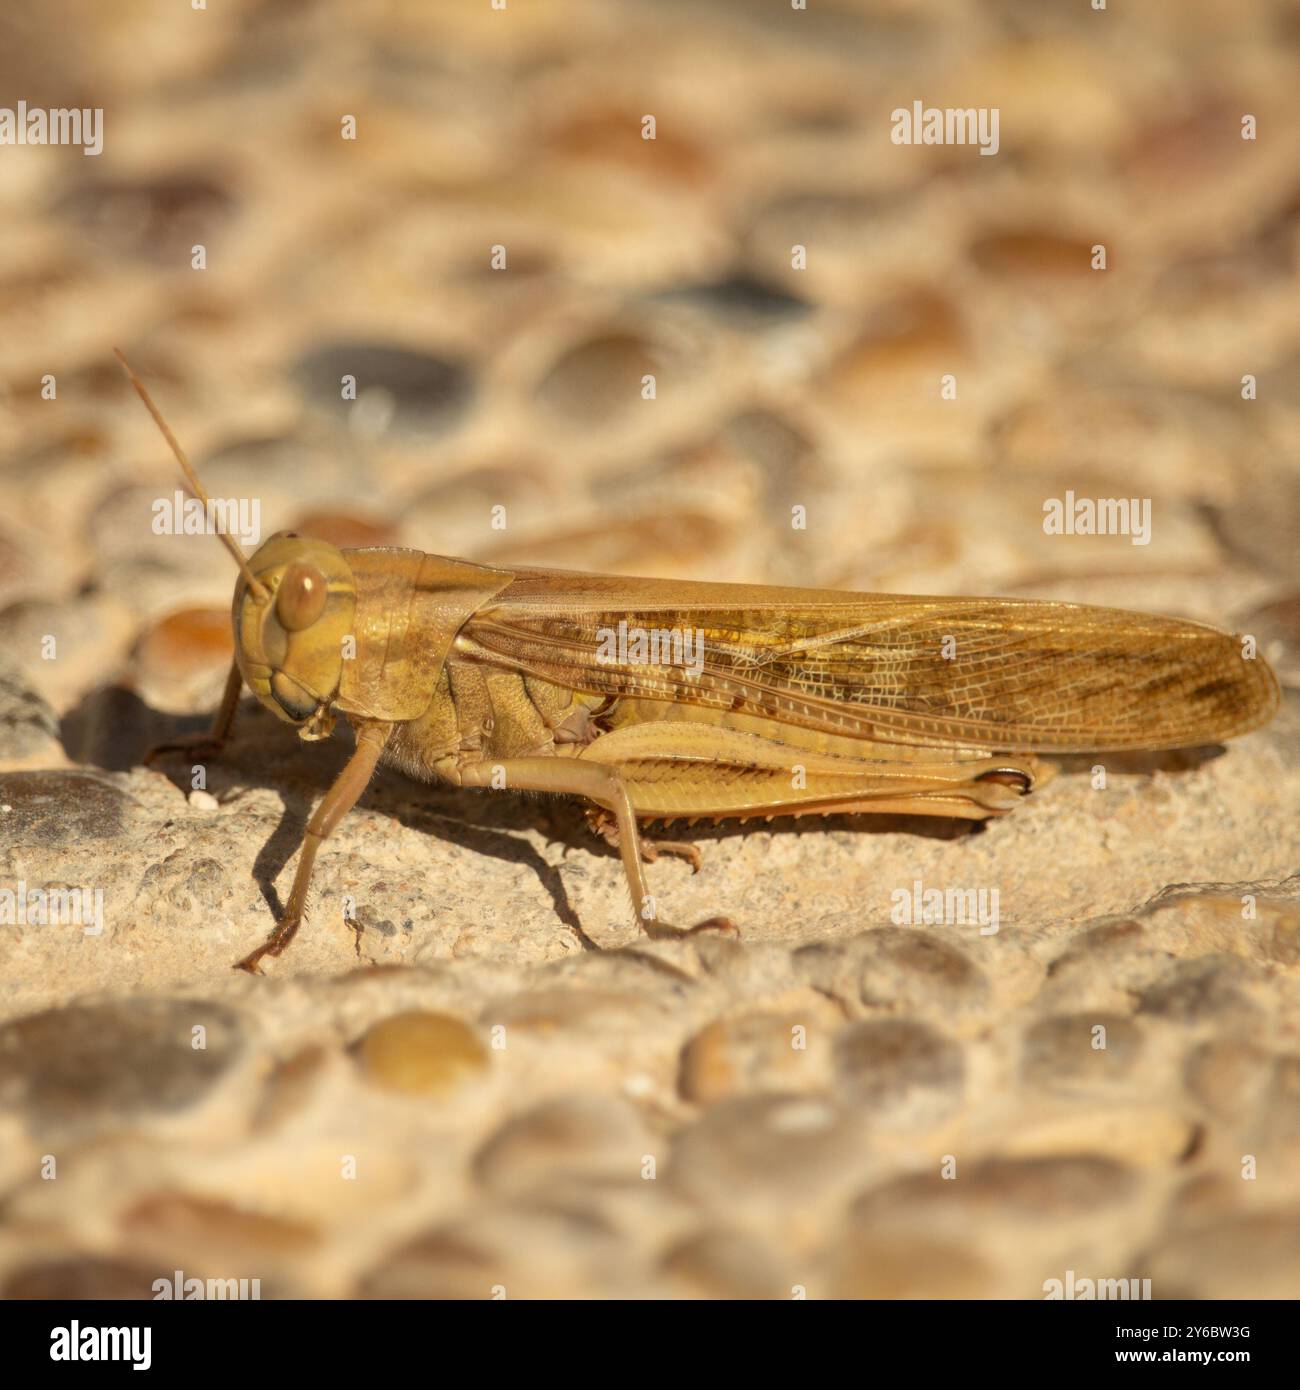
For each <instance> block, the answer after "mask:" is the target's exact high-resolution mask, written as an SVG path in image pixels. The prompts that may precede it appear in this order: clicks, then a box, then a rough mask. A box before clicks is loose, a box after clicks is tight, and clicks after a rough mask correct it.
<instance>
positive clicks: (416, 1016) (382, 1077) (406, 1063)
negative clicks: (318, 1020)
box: [357, 1010, 488, 1096]
mask: <svg viewBox="0 0 1300 1390" xmlns="http://www.w3.org/2000/svg"><path fill="white" fill-rule="evenodd" d="M357 1058H358V1061H359V1062H360V1064H361V1070H362V1073H363V1074H364V1075H365V1076H366V1078H367V1079H368V1080H370V1081H371V1082H372V1083H373V1084H374V1085H376V1086H379V1087H381V1088H382V1089H383V1090H386V1091H396V1092H399V1093H401V1094H403V1095H408V1096H446V1095H449V1094H451V1093H452V1092H453V1091H455V1090H457V1089H458V1088H459V1087H461V1086H463V1085H465V1084H467V1083H468V1082H471V1081H473V1080H474V1079H475V1078H477V1077H478V1076H480V1075H482V1073H483V1072H485V1071H486V1070H487V1066H488V1054H487V1049H486V1048H485V1047H484V1046H483V1044H482V1043H481V1042H480V1041H479V1038H478V1034H477V1033H475V1032H474V1030H473V1029H472V1028H471V1027H470V1026H469V1025H468V1024H466V1023H462V1022H461V1020H460V1019H458V1018H452V1017H450V1016H449V1015H447V1014H434V1013H425V1012H422V1011H419V1010H416V1011H412V1012H411V1013H404V1014H396V1015H394V1016H393V1017H392V1018H386V1019H384V1020H383V1021H382V1022H380V1023H376V1024H375V1025H374V1027H372V1028H371V1029H370V1031H369V1032H368V1033H367V1034H366V1035H365V1037H363V1038H362V1039H361V1041H360V1043H359V1044H358V1045H357Z"/></svg>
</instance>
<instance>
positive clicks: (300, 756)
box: [59, 685, 603, 950]
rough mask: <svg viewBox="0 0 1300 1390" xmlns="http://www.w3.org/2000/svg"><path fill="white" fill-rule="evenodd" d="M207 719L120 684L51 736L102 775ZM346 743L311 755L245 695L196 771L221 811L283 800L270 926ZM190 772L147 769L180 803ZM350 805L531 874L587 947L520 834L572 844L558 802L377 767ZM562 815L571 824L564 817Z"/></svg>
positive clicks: (341, 731)
mask: <svg viewBox="0 0 1300 1390" xmlns="http://www.w3.org/2000/svg"><path fill="white" fill-rule="evenodd" d="M211 722H212V721H211V716H210V715H172V714H167V713H165V712H164V711H161V710H156V709H153V708H152V707H150V706H149V705H147V704H146V703H145V702H144V701H143V700H141V699H140V697H139V695H138V694H137V693H136V692H135V691H133V690H131V689H129V688H127V687H125V686H122V685H107V686H101V687H99V688H97V689H95V690H92V691H90V692H89V693H88V694H87V695H85V696H84V697H83V698H82V700H81V701H80V702H79V703H78V704H77V705H76V706H75V707H74V708H73V709H71V710H69V711H68V713H67V714H66V715H65V716H64V718H63V719H62V721H61V724H60V731H59V732H60V741H61V742H62V744H63V750H64V752H65V754H66V755H67V757H68V758H69V759H70V760H71V761H72V762H74V763H76V764H79V765H84V766H90V767H96V768H99V769H101V770H103V771H105V772H116V773H128V772H130V771H132V770H133V769H136V768H140V767H143V766H144V758H145V754H146V753H147V752H148V750H149V749H150V748H151V747H153V746H154V745H156V744H159V743H164V742H167V741H169V740H172V739H175V738H176V737H178V736H179V735H184V734H193V733H202V732H204V731H205V730H207V729H208V728H209V727H210V726H211ZM353 745H354V740H353V736H352V730H351V728H350V727H349V726H348V724H347V722H346V720H340V721H339V727H338V730H337V732H336V734H335V736H334V737H333V738H331V739H326V740H323V741H322V742H320V743H318V744H315V745H313V746H311V747H308V746H306V745H304V744H303V743H302V742H301V741H300V740H299V739H297V738H296V737H295V736H294V734H293V732H292V731H291V730H290V729H289V728H288V727H287V726H286V725H284V724H282V723H280V722H279V721H278V720H277V719H276V718H275V716H274V715H272V714H271V713H270V712H269V711H268V710H265V709H263V708H262V707H261V706H260V705H258V704H257V703H256V702H254V701H252V700H249V699H247V698H245V699H244V701H243V702H242V703H241V704H240V707H239V716H238V718H237V720H236V723H235V730H234V734H233V736H232V738H231V739H230V742H229V743H228V744H227V745H226V747H225V748H224V749H223V750H222V751H221V753H220V755H219V756H217V757H215V758H212V759H211V760H210V761H209V762H208V763H207V764H206V765H205V767H204V773H205V786H204V789H205V790H206V791H208V792H210V793H211V794H212V795H213V796H215V797H216V798H217V799H218V801H221V802H223V803H225V804H229V803H231V802H233V801H237V800H238V799H239V797H240V796H241V795H243V794H245V793H247V792H249V791H252V790H259V789H265V790H269V791H273V792H274V793H275V794H276V795H277V796H278V797H279V798H280V801H281V805H282V810H281V813H280V819H279V822H278V824H277V825H276V827H275V829H274V830H273V831H272V832H271V834H270V836H269V837H268V838H267V840H266V841H265V843H264V844H263V845H262V847H261V849H260V850H259V851H258V853H257V855H256V858H255V859H254V862H253V865H252V868H251V872H252V876H253V879H254V881H255V882H256V883H257V885H258V887H259V889H260V890H261V892H262V895H263V897H264V898H265V899H266V902H267V904H268V905H269V907H270V908H271V910H272V912H273V913H275V915H276V916H277V917H278V916H279V915H280V913H281V912H282V910H283V902H282V900H281V897H280V894H279V892H278V890H277V888H276V886H275V885H276V880H277V879H278V878H280V876H281V875H282V873H283V872H284V870H285V868H286V867H287V865H288V864H289V861H290V860H292V859H293V857H294V855H295V854H297V852H298V849H299V847H300V846H301V844H302V841H303V837H304V835H305V834H306V830H307V824H308V822H309V821H310V819H311V816H312V812H313V811H314V809H315V807H316V805H317V803H318V802H319V801H320V799H321V797H322V796H324V794H325V792H326V790H327V789H328V788H329V786H330V783H331V782H333V780H334V779H335V778H336V777H337V776H338V775H339V773H340V772H341V771H342V769H343V766H344V764H345V763H346V762H347V760H348V758H349V756H350V755H351V753H352V749H353ZM192 766H193V765H192V764H191V763H189V762H187V761H186V759H185V757H184V755H182V754H166V755H164V756H163V757H161V758H159V759H158V760H157V761H156V762H155V763H153V764H152V768H153V771H155V772H157V773H158V774H160V775H161V776H164V777H166V779H167V780H168V781H169V782H171V784H172V785H173V786H174V787H175V788H176V789H177V790H178V791H179V792H180V793H181V794H182V795H184V796H188V795H189V793H190V791H191V790H192V775H193V773H192ZM358 804H359V806H361V807H363V808H367V809H370V810H373V811H380V812H382V813H383V814H385V815H390V816H392V817H393V818H394V819H396V820H397V821H398V822H399V823H400V824H402V825H403V826H405V827H407V828H408V829H411V830H418V831H422V832H425V833H428V834H432V835H435V836H437V837H438V838H439V839H443V840H446V841H448V842H449V843H452V844H456V845H459V846H460V847H461V848H463V849H466V850H470V851H472V852H473V853H475V854H482V855H485V856H487V857H489V858H492V859H497V860H500V861H502V862H507V863H514V864H522V865H524V866H526V867H528V868H530V869H532V870H533V871H534V872H535V873H536V874H537V876H538V878H539V880H540V881H541V883H542V885H543V887H544V888H545V889H546V891H547V893H548V894H549V896H550V898H551V901H552V903H553V904H554V907H555V911H556V914H557V916H558V917H559V918H560V920H561V921H562V922H563V923H564V924H565V926H566V927H568V928H569V929H570V930H571V931H573V933H574V934H575V935H576V936H577V938H578V940H579V942H580V944H581V945H582V946H583V948H584V949H591V950H594V949H596V948H595V946H594V943H592V942H591V940H590V939H589V938H588V937H587V935H586V934H585V933H584V932H583V930H582V927H581V925H580V924H579V921H578V917H577V914H576V913H575V912H574V910H573V908H572V907H571V905H570V904H569V901H568V898H567V896H566V894H565V892H564V887H563V884H562V882H561V879H560V874H559V871H558V870H557V869H556V868H554V867H553V866H552V865H550V864H549V863H547V861H546V860H545V859H544V858H543V857H542V855H541V854H539V853H538V852H537V850H536V849H535V848H534V847H533V846H532V845H531V844H530V843H529V842H528V841H527V840H525V839H523V838H522V837H521V836H520V834H519V833H518V832H520V831H524V830H528V829H540V830H541V831H542V832H543V833H544V834H547V835H549V836H551V838H558V839H563V840H565V841H566V843H576V842H577V840H578V839H579V838H580V837H579V833H578V832H579V831H580V830H582V829H583V827H582V813H581V811H580V810H579V809H577V808H576V807H570V806H567V805H561V804H560V800H559V799H557V798H545V799H537V800H533V799H526V798H524V797H522V796H509V797H501V796H491V795H488V794H485V793H482V792H477V791H467V790H463V789H461V788H457V787H450V786H445V785H442V784H439V783H425V782H417V781H415V780H414V779H412V778H410V777H407V776H406V775H405V774H403V773H401V772H399V771H398V770H397V769H396V768H391V767H382V768H380V770H379V772H378V773H377V774H376V775H375V777H374V779H373V780H372V781H371V784H370V786H369V787H368V788H367V789H366V791H365V792H364V794H363V795H362V797H361V800H360V802H359V803H358ZM570 811H571V812H572V815H571V816H570V815H567V814H564V813H568V812H570ZM584 833H585V832H584ZM585 839H586V842H587V844H588V845H589V846H590V847H591V848H601V847H603V846H602V842H601V841H599V840H597V839H596V837H595V836H592V835H585Z"/></svg>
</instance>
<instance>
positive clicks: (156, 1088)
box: [0, 999, 246, 1126]
mask: <svg viewBox="0 0 1300 1390" xmlns="http://www.w3.org/2000/svg"><path fill="white" fill-rule="evenodd" d="M198 1027H202V1028H203V1029H204V1030H205V1036H203V1041H204V1043H205V1045H204V1046H203V1047H195V1046H194V1045H193V1044H194V1041H195V1037H196V1035H195V1033H194V1029H195V1028H198ZM245 1052H246V1044H245V1041H244V1036H243V1027H242V1023H241V1021H240V1018H239V1016H238V1015H237V1014H236V1013H235V1012H234V1011H233V1010H231V1009H228V1008H226V1007H225V1006H224V1005H222V1004H214V1003H212V1002H211V1001H208V1000H188V999H122V1000H119V1001H117V1002H115V1003H111V1004H75V1005H71V1006H69V1007H68V1008H65V1009H50V1010H48V1011H47V1012H44V1013H39V1014H32V1015H30V1016H29V1017H27V1018H20V1019H16V1020H15V1021H14V1022H12V1023H7V1024H5V1025H4V1026H3V1027H0V1097H3V1098H4V1100H5V1101H6V1102H9V1103H13V1102H14V1101H18V1100H22V1101H25V1104H26V1107H27V1110H28V1113H29V1115H30V1116H31V1122H32V1123H33V1125H34V1126H40V1125H44V1124H63V1125H69V1126H80V1125H94V1126H104V1125H111V1124H113V1123H115V1122H116V1123H120V1124H122V1125H126V1124H129V1123H131V1122H132V1121H136V1120H141V1119H145V1118H152V1117H164V1116H172V1115H177V1114H180V1113H183V1112H185V1111H187V1110H189V1109H192V1108H193V1107H195V1106H197V1105H199V1104H200V1103H201V1102H202V1101H204V1100H205V1099H206V1098H207V1097H208V1096H209V1094H210V1093H211V1092H212V1090H213V1088H214V1087H215V1086H216V1085H217V1083H218V1082H220V1081H221V1080H222V1079H223V1078H224V1077H225V1076H226V1075H228V1074H229V1073H230V1072H231V1070H232V1069H233V1068H234V1067H235V1066H236V1065H237V1064H238V1063H239V1062H241V1061H242V1060H243V1058H244V1056H245Z"/></svg>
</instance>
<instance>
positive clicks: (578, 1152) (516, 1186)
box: [474, 1096, 649, 1196]
mask: <svg viewBox="0 0 1300 1390" xmlns="http://www.w3.org/2000/svg"><path fill="white" fill-rule="evenodd" d="M648 1145H649V1136H648V1135H647V1133H646V1130H645V1127H644V1125H642V1123H641V1120H640V1117H639V1116H638V1115H637V1113H636V1111H635V1110H633V1109H632V1107H631V1106H629V1105H626V1104H625V1103H624V1102H622V1101H620V1100H616V1099H611V1098H609V1097H606V1096H590V1097H588V1096H568V1097H564V1098H562V1099H560V1100H553V1101H547V1102H546V1103H545V1104H543V1105H539V1106H537V1107H536V1108H535V1109H533V1110H529V1111H527V1112H526V1113H525V1114H523V1115H519V1116H516V1117H515V1118H514V1119H511V1120H509V1121H507V1123H506V1124H505V1125H503V1126H502V1127H501V1128H500V1129H499V1130H498V1131H497V1132H496V1133H495V1134H494V1135H493V1136H492V1137H491V1138H490V1139H489V1140H488V1141H487V1143H486V1144H485V1145H484V1146H483V1147H482V1149H480V1150H479V1153H478V1155H477V1157H476V1158H475V1160H474V1173H475V1176H476V1177H477V1178H478V1180H479V1181H480V1182H482V1183H483V1184H484V1185H485V1186H486V1187H489V1188H491V1189H492V1190H493V1191H494V1192H498V1193H502V1194H505V1195H512V1196H513V1195H518V1194H522V1193H525V1192H527V1191H529V1190H531V1189H535V1188H538V1187H542V1186H545V1185H547V1184H549V1183H551V1182H553V1181H555V1180H557V1179H577V1180H580V1181H581V1182H583V1183H623V1182H633V1181H640V1178H641V1165H642V1160H643V1158H644V1156H645V1154H646V1153H647V1151H648Z"/></svg>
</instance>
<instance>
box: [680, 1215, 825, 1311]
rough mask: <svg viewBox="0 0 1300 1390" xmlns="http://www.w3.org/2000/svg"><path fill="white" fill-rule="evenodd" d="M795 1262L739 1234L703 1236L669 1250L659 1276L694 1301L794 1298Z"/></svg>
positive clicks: (706, 1232)
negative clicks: (694, 1299) (703, 1299)
mask: <svg viewBox="0 0 1300 1390" xmlns="http://www.w3.org/2000/svg"><path fill="white" fill-rule="evenodd" d="M794 1264H795V1262H794V1261H787V1260H784V1259H782V1258H780V1257H779V1256H778V1255H777V1253H776V1252H775V1251H774V1250H772V1249H770V1248H769V1247H768V1246H767V1245H765V1244H764V1243H763V1242H762V1241H760V1240H756V1239H755V1238H754V1237H753V1236H751V1235H748V1234H746V1233H744V1232H740V1231H723V1230H715V1231H704V1232H702V1233H701V1234H699V1235H694V1236H690V1237H689V1238H688V1239H686V1240H684V1241H681V1242H680V1243H678V1244H677V1245H674V1246H673V1247H672V1248H671V1249H670V1250H668V1251H667V1252H666V1253H665V1254H664V1257H663V1259H662V1260H661V1261H660V1264H659V1272H660V1274H661V1275H662V1276H663V1277H664V1278H666V1279H668V1280H670V1281H671V1282H672V1283H674V1284H677V1285H680V1286H682V1287H683V1289H684V1291H685V1292H688V1293H689V1294H690V1295H691V1296H693V1297H695V1298H743V1299H774V1298H790V1297H791V1296H792V1293H793V1289H794V1285H795V1284H797V1283H799V1280H798V1279H796V1278H794V1277H793V1275H792V1270H793V1266H794Z"/></svg>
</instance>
